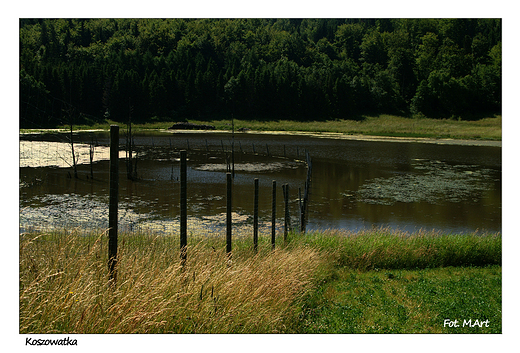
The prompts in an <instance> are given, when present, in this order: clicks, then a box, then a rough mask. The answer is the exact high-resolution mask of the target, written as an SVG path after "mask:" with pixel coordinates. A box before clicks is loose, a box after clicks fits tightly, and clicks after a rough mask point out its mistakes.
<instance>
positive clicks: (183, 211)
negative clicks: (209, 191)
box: [180, 150, 188, 265]
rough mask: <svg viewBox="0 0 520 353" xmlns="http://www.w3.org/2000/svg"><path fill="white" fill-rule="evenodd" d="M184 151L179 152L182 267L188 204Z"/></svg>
mask: <svg viewBox="0 0 520 353" xmlns="http://www.w3.org/2000/svg"><path fill="white" fill-rule="evenodd" d="M186 170H187V167H186V151H185V150H182V151H181V173H180V174H181V175H180V177H181V222H180V228H181V239H180V242H181V263H182V264H183V265H184V264H185V263H186V258H187V247H188V237H187V234H188V226H187V219H188V202H187V183H186V175H187V173H186Z"/></svg>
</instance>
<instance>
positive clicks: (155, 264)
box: [20, 233, 321, 333]
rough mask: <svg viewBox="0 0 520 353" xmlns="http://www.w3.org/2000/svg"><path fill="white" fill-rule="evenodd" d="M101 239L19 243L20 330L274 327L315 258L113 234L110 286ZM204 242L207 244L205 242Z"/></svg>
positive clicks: (57, 237)
mask: <svg viewBox="0 0 520 353" xmlns="http://www.w3.org/2000/svg"><path fill="white" fill-rule="evenodd" d="M105 243H106V237H105V236H104V235H100V236H98V237H96V238H93V237H82V236H76V235H74V234H63V233H62V234H45V235H41V236H34V235H25V236H23V238H22V239H21V240H20V332H21V333H241V332H245V333H273V332H284V331H285V330H286V324H287V323H290V322H291V320H294V317H293V316H294V315H295V313H296V311H297V310H296V308H297V307H298V302H299V299H300V298H301V297H302V293H304V292H305V291H306V290H308V289H309V288H310V287H311V286H312V284H313V281H312V279H313V274H314V272H315V270H316V268H317V267H318V266H319V264H320V262H321V260H320V257H319V254H318V252H317V251H316V250H314V249H312V248H311V247H301V248H293V249H291V250H290V251H284V250H281V249H280V250H277V251H274V252H273V251H268V250H267V249H265V250H261V251H259V253H258V254H257V255H255V254H254V253H253V252H252V251H250V250H249V249H248V248H247V247H244V248H243V249H242V250H241V249H237V250H236V251H235V252H233V257H232V259H231V260H229V259H228V257H227V256H226V255H225V252H223V251H221V250H220V249H217V248H215V247H213V246H211V245H209V244H202V243H192V244H189V248H188V261H187V263H186V265H185V266H184V267H181V265H180V261H179V250H178V242H177V241H175V240H174V239H172V238H171V237H164V236H162V237H154V236H153V235H140V236H131V235H122V236H121V237H120V244H121V246H120V248H119V259H120V261H119V265H118V266H119V267H118V270H117V283H116V285H115V286H111V285H110V284H109V282H108V277H107V251H106V244H105ZM208 245H209V246H208Z"/></svg>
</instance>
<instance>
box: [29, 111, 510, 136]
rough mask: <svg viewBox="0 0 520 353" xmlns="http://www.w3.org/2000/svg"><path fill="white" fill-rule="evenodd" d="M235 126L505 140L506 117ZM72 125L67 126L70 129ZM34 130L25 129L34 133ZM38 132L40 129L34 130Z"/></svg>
mask: <svg viewBox="0 0 520 353" xmlns="http://www.w3.org/2000/svg"><path fill="white" fill-rule="evenodd" d="M190 122H191V123H196V124H198V123H200V124H210V125H214V126H215V127H216V129H217V130H229V131H230V130H231V126H232V121H231V119H215V120H210V121H199V120H190ZM114 123H115V122H112V121H106V122H105V123H100V124H95V125H92V126H88V125H76V126H74V129H76V130H91V129H101V130H108V129H109V128H110V124H114ZM173 124H174V122H153V123H146V124H134V125H133V126H132V130H133V131H134V132H135V131H145V130H163V129H168V128H169V127H170V126H172V125H173ZM234 126H235V129H237V130H238V129H241V128H248V129H251V130H256V131H301V132H332V133H342V134H362V135H373V136H396V137H424V138H454V139H476V140H501V139H502V116H500V115H494V116H490V117H488V118H484V119H480V120H476V121H464V120H462V121H459V120H455V119H430V118H406V117H401V116H395V115H387V114H381V115H377V116H363V117H362V118H361V119H360V120H348V119H337V120H325V121H324V120H321V119H319V118H317V119H316V120H315V121H312V120H310V121H297V120H283V119H282V120H278V119H276V120H267V119H263V120H241V119H235V120H234ZM68 128H69V127H67V126H63V127H62V129H63V130H64V131H66V130H67V129H68ZM31 131H33V130H21V132H31ZM34 131H38V130H34Z"/></svg>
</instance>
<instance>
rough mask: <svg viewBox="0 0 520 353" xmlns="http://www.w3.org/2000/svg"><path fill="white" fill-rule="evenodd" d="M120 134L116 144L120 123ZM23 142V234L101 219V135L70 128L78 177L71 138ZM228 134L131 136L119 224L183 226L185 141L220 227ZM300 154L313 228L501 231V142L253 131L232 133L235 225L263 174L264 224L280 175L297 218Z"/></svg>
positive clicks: (191, 208)
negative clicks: (131, 173)
mask: <svg viewBox="0 0 520 353" xmlns="http://www.w3.org/2000/svg"><path fill="white" fill-rule="evenodd" d="M121 136H122V137H121V140H120V143H121V148H123V146H124V144H125V139H124V131H122V132H121ZM20 140H21V141H20V210H21V211H20V226H21V231H25V230H27V229H31V228H38V227H40V228H45V227H53V226H68V225H73V226H77V227H83V228H84V227H100V228H103V227H107V226H108V204H107V202H108V160H107V156H106V152H107V148H106V146H108V142H109V141H108V134H107V133H81V134H78V135H75V140H76V141H78V142H83V143H85V144H84V145H77V146H76V147H75V151H76V153H77V154H78V157H79V162H80V163H81V164H80V165H79V166H78V171H79V179H74V178H70V177H69V174H72V169H71V168H70V167H68V166H67V165H68V164H70V160H71V159H72V158H71V154H70V146H69V145H68V144H67V143H66V141H67V140H66V135H60V134H46V135H23V136H21V137H20ZM91 141H95V142H97V143H98V145H99V146H98V147H96V150H95V154H94V163H93V173H94V179H93V180H92V179H90V163H89V158H88V148H87V147H88V146H87V145H86V144H88V143H90V142H91ZM231 141H232V135H231V134H230V133H195V132H190V133H153V134H152V133H149V134H144V133H141V134H138V135H136V136H135V137H134V144H135V146H136V147H135V151H136V152H137V156H138V158H137V174H138V177H139V179H138V180H136V181H130V180H127V178H126V166H125V161H124V155H125V154H124V152H122V153H121V154H120V156H121V157H123V158H121V160H120V191H119V196H120V197H119V200H120V211H119V213H120V214H119V216H120V223H121V225H122V227H123V228H124V227H125V226H127V227H129V228H131V229H138V228H139V227H141V228H145V227H154V228H155V229H157V230H161V229H163V230H165V231H168V229H169V228H173V229H176V227H178V219H179V213H180V212H179V182H178V177H179V150H180V149H188V215H189V217H190V220H191V221H192V222H195V221H197V220H199V221H202V222H203V223H202V224H203V226H204V227H206V226H207V227H217V228H218V227H221V226H224V224H225V218H224V214H225V211H226V209H225V207H226V199H225V195H226V193H225V185H226V184H225V182H226V176H225V173H226V166H227V165H226V157H230V152H229V151H230V149H231ZM103 145H104V146H105V147H102V146H103ZM305 152H308V153H309V154H310V156H311V158H312V163H313V169H312V185H311V195H310V204H309V213H310V214H309V224H308V229H318V228H320V229H321V228H347V229H354V230H356V229H362V228H371V227H374V226H375V227H380V226H383V227H391V228H396V229H403V230H408V231H414V230H418V229H437V230H440V231H444V232H453V233H460V232H474V231H476V230H479V231H491V232H500V231H501V230H502V222H501V214H502V196H501V179H502V177H501V166H502V159H501V152H502V150H501V148H500V147H483V146H461V145H438V144H426V143H412V142H374V141H355V140H338V139H330V138H320V137H310V136H286V135H272V134H254V133H237V134H235V179H234V183H233V211H234V212H235V213H234V220H235V221H236V223H237V224H239V223H241V224H246V225H250V224H252V218H253V217H252V214H253V179H254V178H259V181H260V219H261V222H263V224H264V225H265V226H266V225H267V224H268V223H269V222H270V215H271V195H272V181H273V180H276V182H277V186H278V188H277V194H278V197H277V201H278V202H277V209H278V212H277V216H278V217H279V225H280V226H281V224H282V217H283V200H282V189H281V186H282V184H284V183H288V184H289V186H290V193H291V216H292V222H293V225H297V222H298V207H297V204H298V189H299V188H301V189H302V190H303V188H304V183H305V178H306V173H307V169H306V168H307V166H306V164H305V157H304V156H305ZM53 160H55V161H56V163H53V162H52V161H53ZM63 162H65V165H64V164H63ZM67 163H68V164H67ZM25 165H31V167H25ZM59 165H61V167H59Z"/></svg>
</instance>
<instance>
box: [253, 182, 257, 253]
mask: <svg viewBox="0 0 520 353" xmlns="http://www.w3.org/2000/svg"><path fill="white" fill-rule="evenodd" d="M253 249H254V251H255V252H257V251H258V178H255V198H254V202H253Z"/></svg>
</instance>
